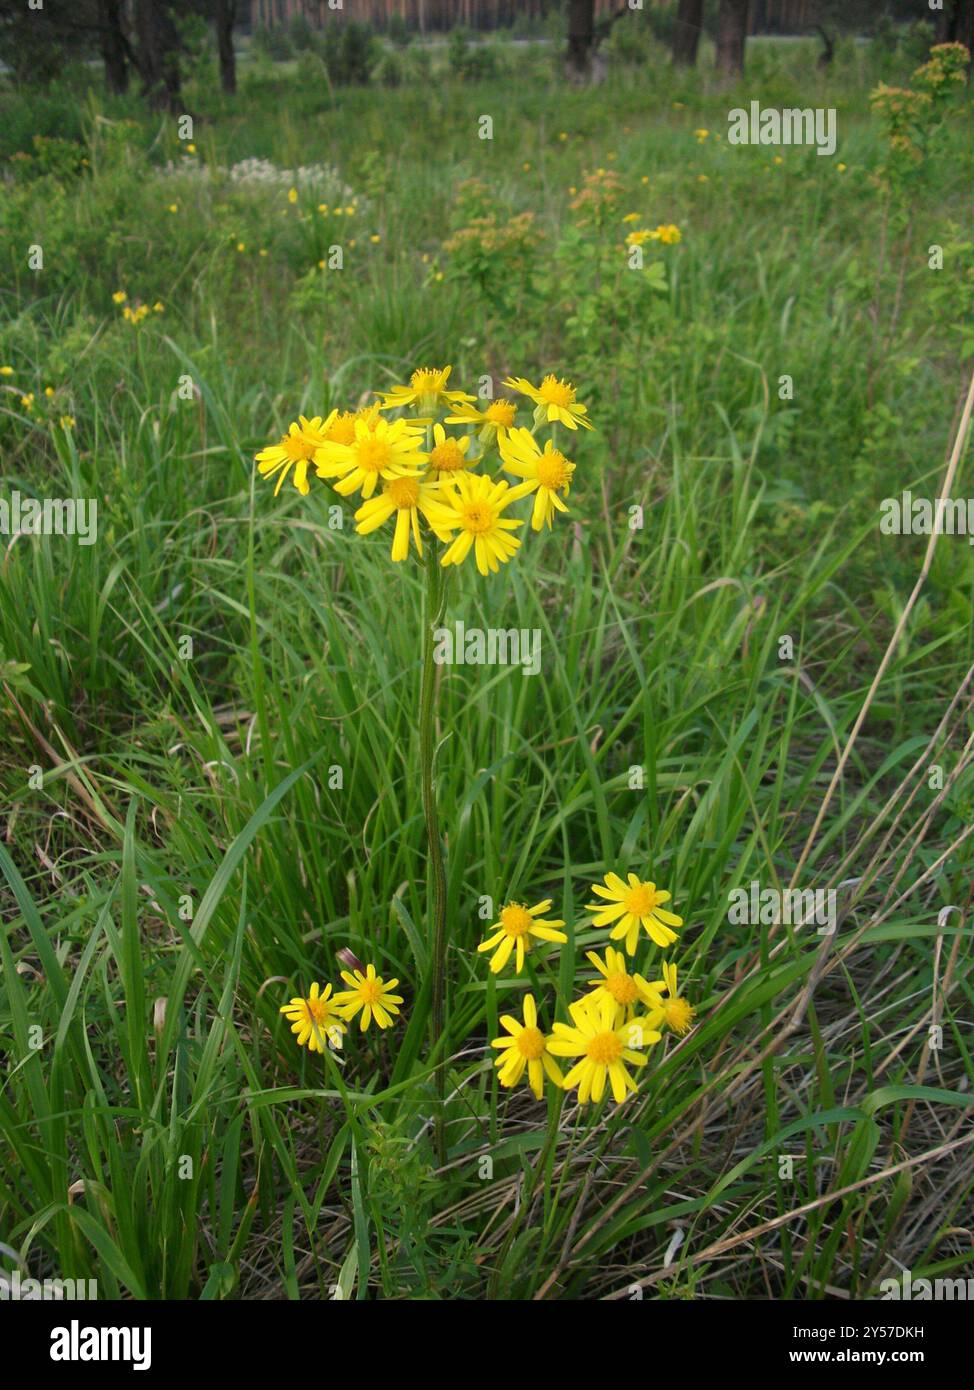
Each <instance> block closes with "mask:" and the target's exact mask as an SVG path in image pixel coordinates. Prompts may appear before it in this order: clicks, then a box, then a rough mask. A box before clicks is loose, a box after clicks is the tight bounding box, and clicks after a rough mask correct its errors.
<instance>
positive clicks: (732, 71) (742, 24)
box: [717, 0, 748, 77]
mask: <svg viewBox="0 0 974 1390" xmlns="http://www.w3.org/2000/svg"><path fill="white" fill-rule="evenodd" d="M747 7H748V0H720V9H719V10H718V12H717V71H718V72H720V73H723V74H724V75H725V76H727V77H740V76H741V75H742V74H743V72H744V46H745V44H746V42H747Z"/></svg>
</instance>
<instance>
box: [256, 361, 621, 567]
mask: <svg viewBox="0 0 974 1390" xmlns="http://www.w3.org/2000/svg"><path fill="white" fill-rule="evenodd" d="M450 371H451V368H450V367H442V368H430V367H421V368H419V369H418V370H417V371H415V372H413V374H412V376H411V377H410V379H409V382H408V383H407V384H404V385H397V386H393V387H391V388H390V389H388V390H386V391H381V392H379V393H378V394H379V396H380V399H379V400H378V401H376V402H374V403H373V404H371V405H368V406H365V407H363V408H362V409H359V410H354V411H348V410H345V411H338V410H332V411H331V413H330V414H329V415H328V416H327V417H326V418H322V417H321V416H318V415H316V416H314V417H313V418H311V419H308V418H306V417H305V416H303V415H302V416H300V417H299V418H298V420H297V421H294V422H292V423H291V424H290V425H289V426H288V431H287V433H286V434H285V435H284V436H283V437H282V439H281V441H280V443H279V444H272V445H270V446H269V447H268V448H266V449H262V450H261V451H260V452H259V453H258V454H257V455H256V460H255V461H256V463H257V468H258V471H259V472H260V474H261V475H262V476H263V477H266V478H272V477H276V479H277V486H276V488H275V495H276V494H277V493H278V492H279V491H280V489H281V486H282V485H283V483H284V481H285V480H286V479H287V478H289V477H290V478H291V480H292V482H293V484H294V486H295V487H296V488H297V490H298V492H299V493H301V495H302V496H307V495H308V493H309V492H310V490H311V483H310V481H309V473H310V471H311V469H312V467H313V468H314V471H315V474H316V476H317V477H318V478H321V479H325V480H327V481H328V482H330V483H331V485H332V487H333V488H334V490H335V491H336V492H337V493H338V494H339V495H340V496H342V497H348V496H351V495H352V494H354V493H358V494H360V496H361V499H362V501H361V505H360V506H359V508H358V510H357V511H356V512H355V521H356V528H355V529H356V531H358V533H359V534H360V535H367V534H368V533H369V532H370V531H375V530H378V528H379V527H381V526H384V525H385V524H386V523H387V522H390V521H393V520H394V528H393V538H392V558H393V560H395V561H397V562H399V561H403V560H405V559H407V557H408V555H409V551H410V542H411V541H412V543H413V544H414V545H415V548H416V551H417V553H418V554H419V555H420V556H422V554H423V537H424V530H425V531H426V532H428V533H429V534H432V535H433V536H434V537H435V538H436V539H437V540H438V541H439V542H440V543H441V545H442V547H443V550H442V554H441V555H440V563H441V564H442V565H459V564H462V562H463V561H464V560H465V559H466V558H467V556H468V555H470V554H471V553H472V554H473V556H474V559H475V561H476V564H477V568H478V570H479V571H480V573H481V574H484V575H486V574H489V573H496V571H497V570H498V569H499V568H500V566H501V565H502V564H505V563H506V562H507V561H508V560H510V558H511V557H512V556H513V555H514V554H515V553H516V552H517V550H518V549H519V547H520V545H521V541H520V539H519V538H518V537H517V536H516V535H515V534H514V533H515V532H516V531H517V530H518V529H519V528H520V527H521V526H523V525H524V520H523V518H518V517H515V516H512V515H511V514H510V513H509V512H508V508H509V507H511V506H512V504H514V503H516V502H518V501H520V500H521V499H522V498H524V497H528V496H530V495H532V494H533V497H534V505H533V510H532V514H531V525H532V527H533V529H534V530H535V531H540V530H541V529H542V527H544V526H548V527H550V526H551V523H552V519H553V517H554V514H555V512H556V511H560V512H566V511H567V510H568V508H567V506H566V504H565V502H564V500H563V499H564V498H565V497H566V496H567V495H568V492H569V489H570V487H571V482H572V477H573V474H574V472H575V464H574V463H572V462H571V460H570V459H568V458H566V457H565V455H564V454H563V453H562V452H561V450H560V449H558V448H556V447H555V444H554V442H553V440H552V439H547V440H546V441H545V443H544V445H543V447H542V445H541V444H540V443H539V442H538V440H537V439H536V437H535V436H536V433H537V431H538V430H539V428H540V427H541V426H542V425H544V424H547V425H549V426H556V425H561V426H564V427H565V428H566V429H568V430H572V431H576V430H578V429H579V427H581V428H582V429H587V430H590V429H592V428H593V427H592V425H591V424H590V423H589V420H588V410H587V407H586V406H584V405H582V404H580V403H579V402H578V400H577V399H576V393H575V388H574V386H572V384H571V383H570V382H568V381H564V380H561V379H559V378H558V377H555V376H553V375H548V376H545V377H544V378H543V379H542V381H541V383H540V385H539V386H534V385H532V383H531V382H530V381H528V380H526V379H525V378H524V377H512V378H509V379H508V380H506V381H505V382H504V385H505V387H507V388H509V389H510V390H513V391H516V392H517V393H519V394H520V395H522V396H526V397H528V398H529V399H530V400H532V401H533V402H534V405H535V410H534V417H533V421H532V424H531V427H530V428H525V427H522V426H518V425H516V424H515V421H516V418H517V406H516V404H515V402H514V401H512V400H508V399H498V400H495V401H491V402H490V403H489V404H478V403H477V401H476V398H475V397H473V396H470V395H467V394H466V393H465V392H463V391H456V390H452V389H451V388H450V387H449V384H448V383H449V379H450ZM392 412H396V418H394V419H393V418H390V415H391V413H392ZM403 412H412V413H413V414H414V416H415V417H417V418H413V419H409V418H407V416H406V415H405V414H403ZM438 412H441V413H442V414H443V415H444V419H443V421H442V422H440V421H439V420H434V418H433V416H434V415H435V414H437V413H438ZM448 425H460V426H468V427H470V428H469V429H468V430H467V432H465V433H462V434H456V433H448V432H447V429H446V426H448ZM494 450H496V452H497V455H499V462H500V466H501V469H502V471H505V472H507V473H509V474H510V475H511V476H513V477H514V478H515V479H517V480H518V481H517V483H516V485H515V486H511V484H510V483H509V482H508V481H507V479H506V478H500V477H493V478H492V477H491V476H490V475H489V474H488V473H487V472H486V471H484V467H485V464H486V462H487V460H488V458H489V457H490V456H491V455H492V453H493V451H494ZM426 539H427V541H428V540H429V535H427V537H426Z"/></svg>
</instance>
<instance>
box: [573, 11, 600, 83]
mask: <svg viewBox="0 0 974 1390" xmlns="http://www.w3.org/2000/svg"><path fill="white" fill-rule="evenodd" d="M594 36H595V0H571V4H570V7H569V10H568V54H567V58H568V70H569V74H570V75H571V76H573V77H575V78H577V79H579V80H584V79H585V78H587V77H588V75H589V73H590V71H591V67H592V40H593V38H594Z"/></svg>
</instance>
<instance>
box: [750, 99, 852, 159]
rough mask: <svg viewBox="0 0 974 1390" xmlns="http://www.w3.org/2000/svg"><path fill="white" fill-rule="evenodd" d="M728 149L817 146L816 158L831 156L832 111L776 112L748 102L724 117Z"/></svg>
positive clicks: (790, 108)
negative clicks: (729, 146)
mask: <svg viewBox="0 0 974 1390" xmlns="http://www.w3.org/2000/svg"><path fill="white" fill-rule="evenodd" d="M727 124H728V130H727V141H728V143H729V144H731V145H817V146H818V149H817V150H816V153H817V154H835V107H834V106H829V107H822V106H818V107H815V108H814V110H813V109H812V108H811V107H797V106H788V107H785V108H784V109H783V110H781V111H778V110H776V109H775V108H774V107H771V106H766V107H764V108H763V110H762V107H761V103H760V102H759V101H752V102H751V104H750V107H749V108H747V109H745V108H744V107H743V106H735V107H734V109H733V111H728V113H727Z"/></svg>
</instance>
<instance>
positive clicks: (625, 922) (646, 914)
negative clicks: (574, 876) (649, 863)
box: [586, 873, 683, 955]
mask: <svg viewBox="0 0 974 1390" xmlns="http://www.w3.org/2000/svg"><path fill="white" fill-rule="evenodd" d="M628 879H629V882H628V883H624V882H623V881H622V879H621V878H620V877H619V875H618V874H612V873H609V874H606V875H605V887H603V886H602V884H601V883H596V884H594V885H593V887H592V892H593V893H595V894H596V895H597V896H598V897H600V898H604V899H605V900H606V901H605V902H601V903H586V911H587V912H594V913H595V917H594V919H593V923H592V925H593V926H596V927H607V926H609V925H610V924H614V925H613V926H612V931H611V932H610V933H609V935H610V937H611V938H612V940H613V941H622V940H625V943H626V951H627V952H628V953H629V955H634V954H635V951H636V946H637V944H638V942H639V928H640V926H642V927H644V928H645V930H646V931H647V933H648V934H649V936H650V938H651V939H652V940H653V941H655V943H656V945H657V946H659V947H661V948H662V949H663V950H665V949H666V947H667V946H669V945H671V944H672V943H673V942H674V941H675V940H676V932H675V931H673V930H672V928H673V927H682V926H683V918H682V917H677V916H676V915H675V914H674V913H672V912H667V911H666V910H665V909H664V908H663V906H662V904H663V903H668V902H669V900H670V897H671V894H670V893H667V892H665V891H664V890H663V889H658V888H657V887H656V884H655V883H652V882H650V881H646V882H643V881H641V880H640V879H638V878H637V877H636V875H635V874H629V875H628Z"/></svg>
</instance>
